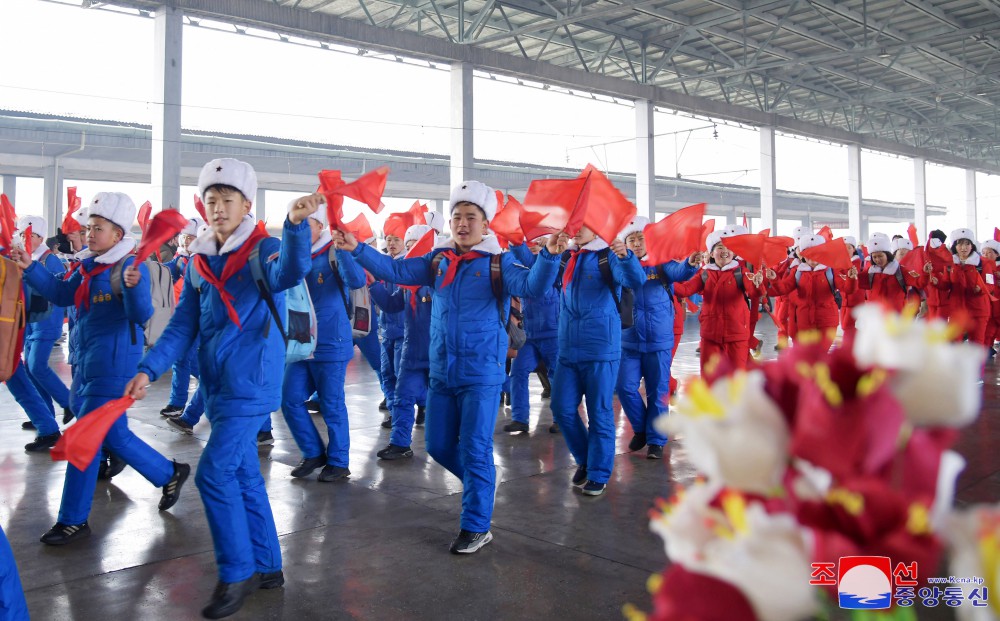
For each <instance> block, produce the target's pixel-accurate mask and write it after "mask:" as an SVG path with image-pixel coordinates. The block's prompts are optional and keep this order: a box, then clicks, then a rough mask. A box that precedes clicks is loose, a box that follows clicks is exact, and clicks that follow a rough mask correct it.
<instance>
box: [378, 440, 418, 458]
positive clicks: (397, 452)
mask: <svg viewBox="0 0 1000 621" xmlns="http://www.w3.org/2000/svg"><path fill="white" fill-rule="evenodd" d="M375 455H376V456H377V457H378V458H379V459H385V460H387V461H392V460H394V459H403V458H404V457H413V450H412V449H411V448H410V447H408V446H399V445H398V444H390V445H389V446H387V447H385V448H384V449H382V450H381V451H379V452H378V453H375Z"/></svg>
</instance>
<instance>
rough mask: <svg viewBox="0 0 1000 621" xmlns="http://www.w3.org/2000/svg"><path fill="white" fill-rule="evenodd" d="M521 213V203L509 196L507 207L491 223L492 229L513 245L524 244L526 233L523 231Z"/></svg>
mask: <svg viewBox="0 0 1000 621" xmlns="http://www.w3.org/2000/svg"><path fill="white" fill-rule="evenodd" d="M521 211H522V207H521V203H519V202H518V201H517V199H516V198H514V197H513V196H509V195H508V196H507V205H506V206H505V207H504V208H503V211H501V212H500V213H498V214H497V215H496V216H494V218H493V220H491V221H490V228H491V229H493V232H494V233H496V234H497V235H501V236H503V237H505V238H506V239H507V240H508V241H509V242H510V243H512V244H523V243H524V232H523V231H521Z"/></svg>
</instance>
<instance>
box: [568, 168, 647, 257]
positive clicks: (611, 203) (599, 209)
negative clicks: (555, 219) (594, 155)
mask: <svg viewBox="0 0 1000 621" xmlns="http://www.w3.org/2000/svg"><path fill="white" fill-rule="evenodd" d="M580 177H581V178H584V179H586V180H587V184H586V186H585V188H584V195H583V201H582V204H581V205H579V206H578V207H577V209H578V210H580V209H582V210H583V224H584V225H586V226H587V228H589V229H590V230H591V231H593V232H594V233H596V234H597V236H598V237H600V238H601V239H603V240H604V241H606V242H607V243H609V244H610V243H611V242H613V241H614V240H615V238H616V237H618V233H620V232H621V231H622V229H624V228H625V227H626V226H628V225H629V223H630V222H632V220H633V219H634V218H635V214H636V208H635V205H633V204H632V201H630V200H628V199H627V198H625V195H624V194H622V193H621V191H619V190H618V188H616V187H615V185H614V184H613V183H611V180H610V179H608V178H607V177H606V176H605V175H604V173H602V172H601V171H600V170H598V169H597V168H594V166H593V165H590V164H588V165H587V168H585V169H584V171H583V172H582V173H580ZM573 220H574V218H573V216H571V217H570V222H571V223H572V222H573Z"/></svg>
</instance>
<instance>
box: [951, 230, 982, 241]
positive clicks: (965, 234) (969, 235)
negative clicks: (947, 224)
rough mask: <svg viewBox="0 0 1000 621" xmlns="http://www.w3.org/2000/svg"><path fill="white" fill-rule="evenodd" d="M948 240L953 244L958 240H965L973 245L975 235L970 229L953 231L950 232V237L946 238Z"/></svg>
mask: <svg viewBox="0 0 1000 621" xmlns="http://www.w3.org/2000/svg"><path fill="white" fill-rule="evenodd" d="M948 239H950V240H951V243H953V244H955V243H958V240H960V239H967V240H969V241H970V242H972V243H973V244H975V243H976V234H975V233H973V232H972V229H955V230H954V231H952V232H951V235H949V236H948Z"/></svg>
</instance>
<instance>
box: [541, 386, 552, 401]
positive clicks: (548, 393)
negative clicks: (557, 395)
mask: <svg viewBox="0 0 1000 621" xmlns="http://www.w3.org/2000/svg"><path fill="white" fill-rule="evenodd" d="M551 398H552V389H551V388H543V389H542V399H551Z"/></svg>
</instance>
